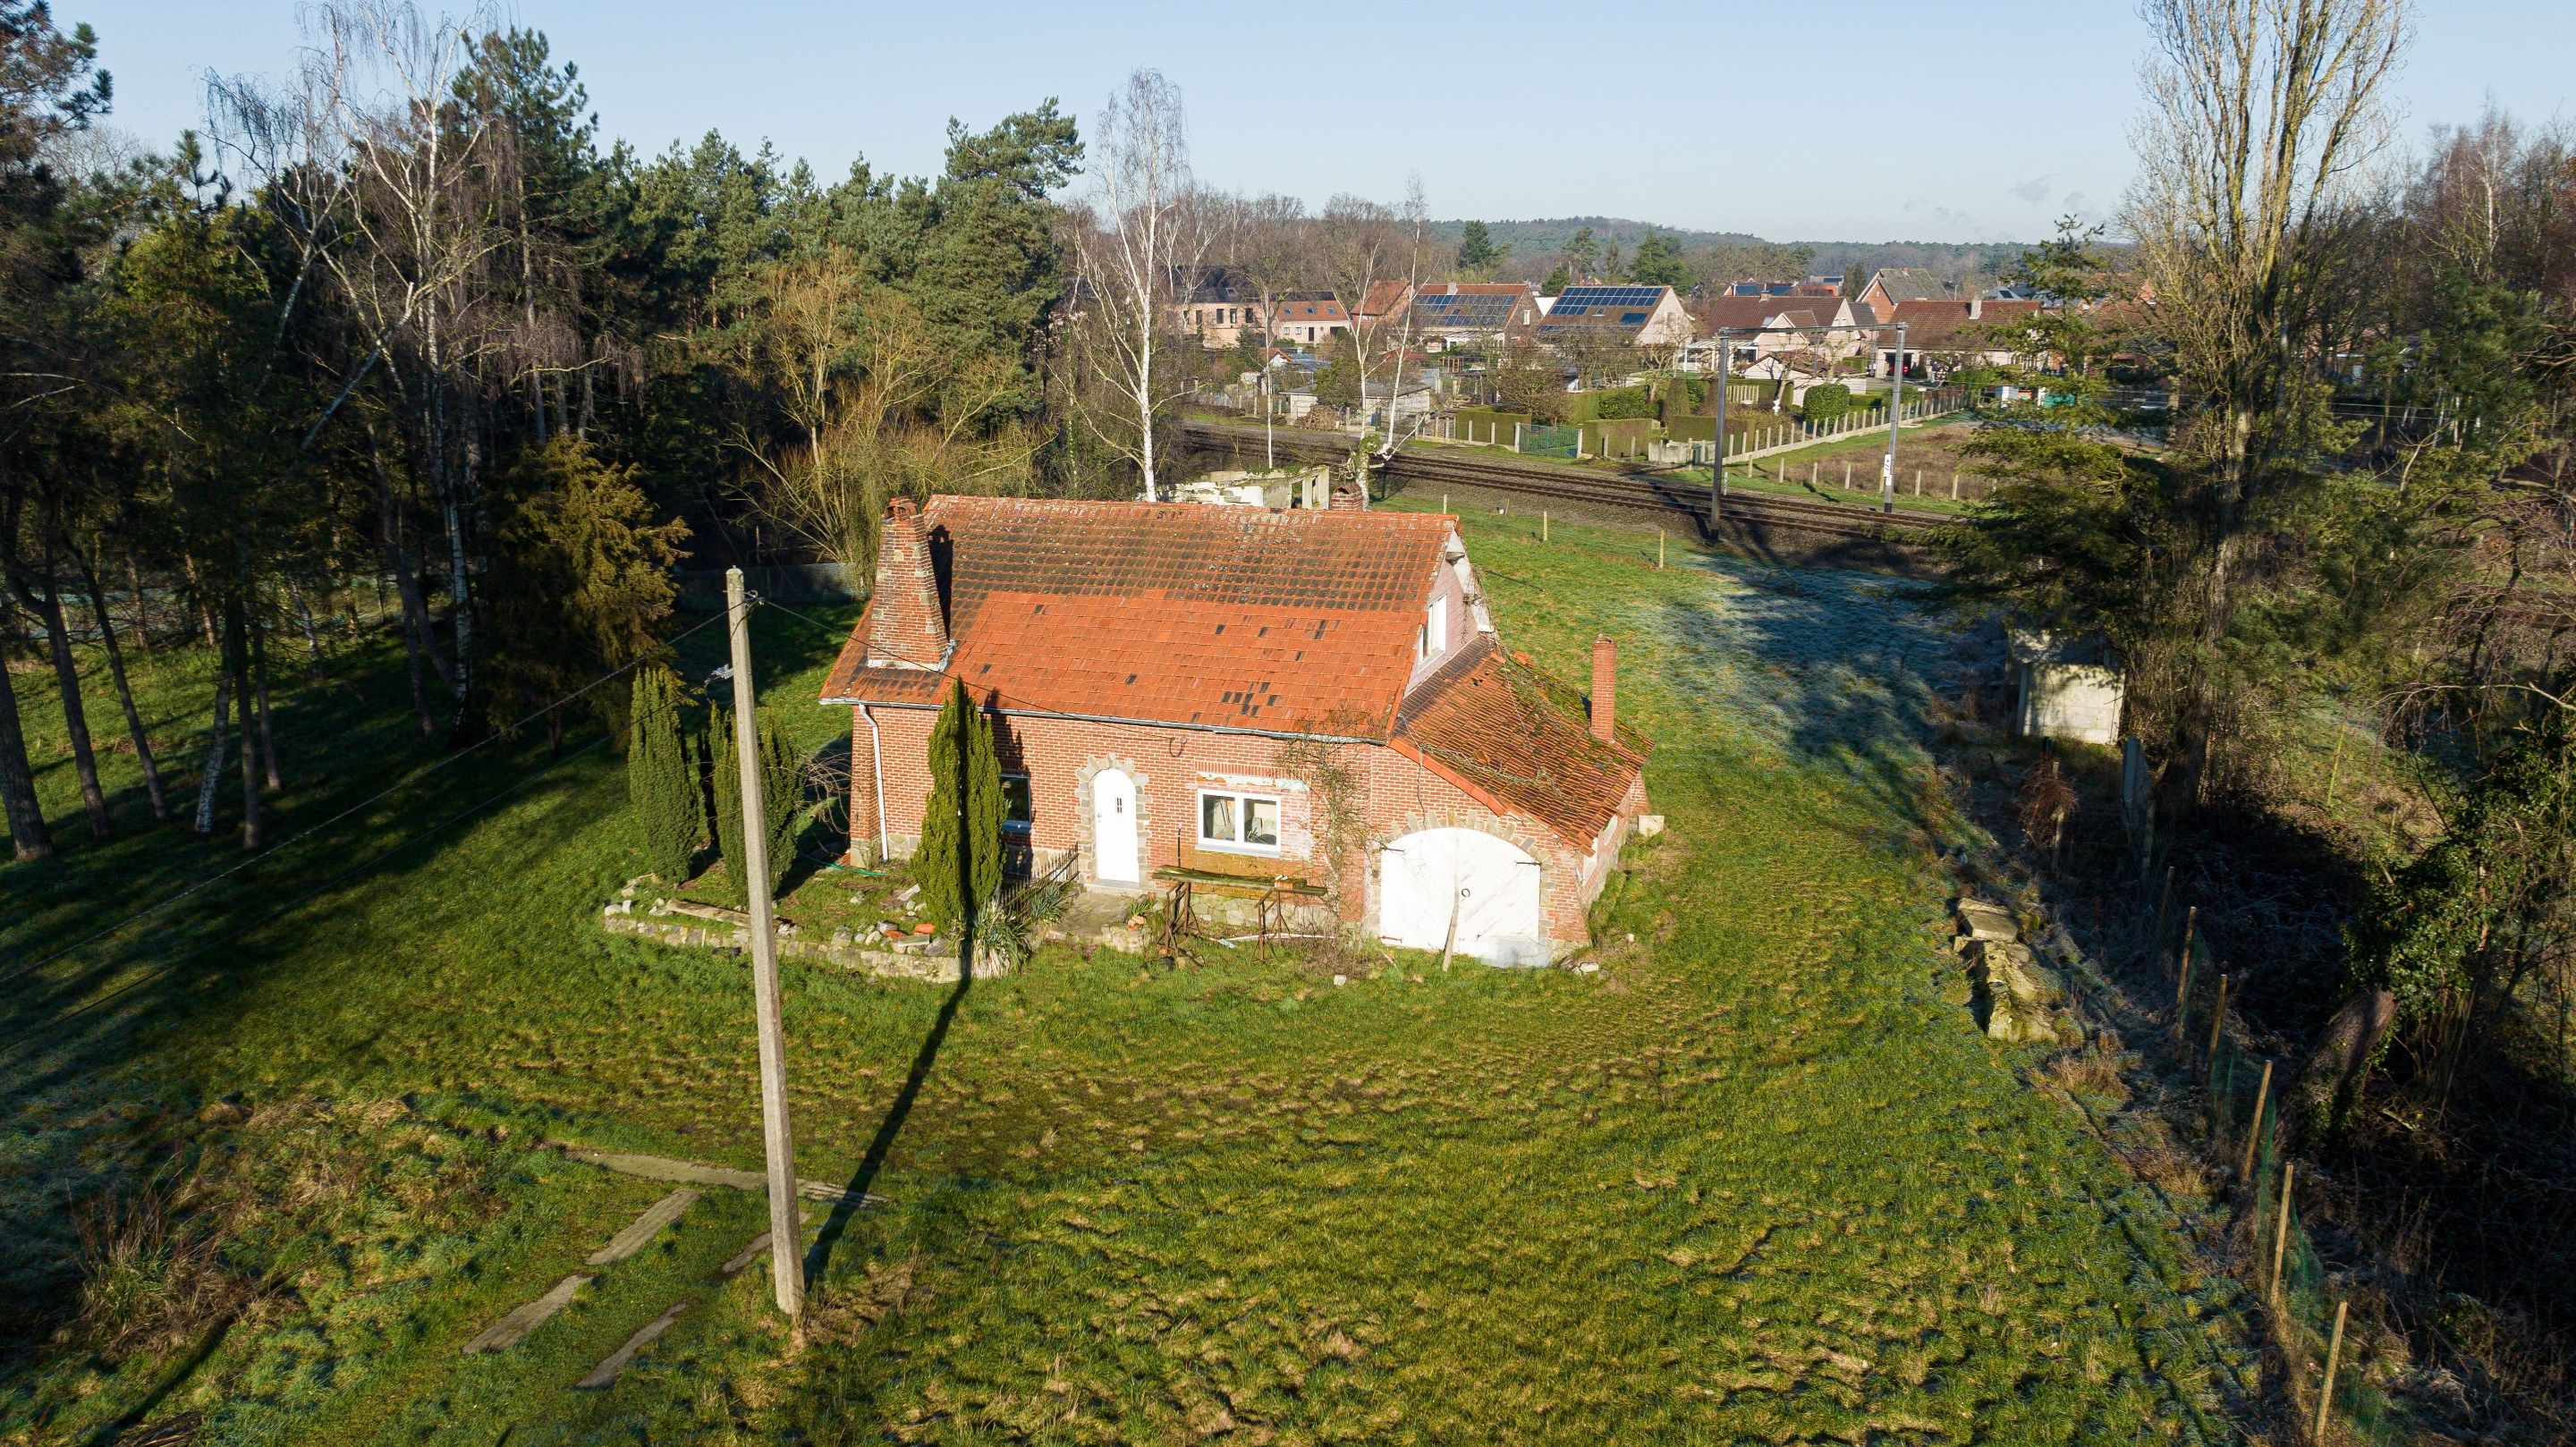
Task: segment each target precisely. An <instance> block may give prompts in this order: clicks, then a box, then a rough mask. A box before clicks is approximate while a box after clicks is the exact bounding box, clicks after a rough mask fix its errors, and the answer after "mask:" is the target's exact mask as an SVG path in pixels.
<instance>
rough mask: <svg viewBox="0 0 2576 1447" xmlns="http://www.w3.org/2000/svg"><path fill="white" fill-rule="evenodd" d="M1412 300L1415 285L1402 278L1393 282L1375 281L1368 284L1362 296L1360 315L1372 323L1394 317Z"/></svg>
mask: <svg viewBox="0 0 2576 1447" xmlns="http://www.w3.org/2000/svg"><path fill="white" fill-rule="evenodd" d="M1412 300H1413V283H1411V282H1409V281H1406V280H1404V279H1403V278H1401V277H1398V278H1396V279H1395V280H1393V281H1373V282H1370V283H1369V284H1368V290H1367V291H1365V292H1362V293H1361V294H1360V315H1361V316H1363V317H1367V318H1369V319H1370V320H1372V321H1374V320H1376V319H1377V318H1379V317H1385V316H1393V315H1394V314H1395V313H1396V312H1397V311H1398V310H1399V309H1401V308H1402V307H1403V306H1404V305H1405V304H1406V303H1407V302H1410V301H1412Z"/></svg>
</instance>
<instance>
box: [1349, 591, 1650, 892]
mask: <svg viewBox="0 0 2576 1447" xmlns="http://www.w3.org/2000/svg"><path fill="white" fill-rule="evenodd" d="M1615 732H1616V734H1617V738H1616V741H1615V742H1604V741H1603V740H1600V739H1597V738H1594V737H1593V736H1592V731H1591V728H1590V726H1589V724H1588V723H1587V722H1586V720H1585V717H1584V707H1583V700H1582V697H1581V696H1580V695H1578V694H1576V693H1575V692H1574V691H1573V690H1572V689H1570V688H1567V687H1566V686H1565V685H1563V684H1561V683H1558V682H1557V681H1556V680H1554V679H1552V678H1550V677H1548V676H1547V675H1546V674H1543V673H1540V672H1539V671H1537V670H1536V669H1533V668H1531V667H1529V666H1527V665H1526V664H1523V663H1521V662H1520V661H1518V660H1517V659H1515V658H1513V657H1511V656H1509V655H1507V654H1506V653H1504V652H1503V650H1502V648H1501V647H1500V646H1499V645H1497V644H1496V643H1495V642H1494V640H1493V638H1492V637H1491V636H1488V635H1479V636H1478V637H1477V638H1476V639H1475V640H1474V641H1473V642H1471V643H1469V644H1468V645H1467V646H1466V647H1465V648H1462V649H1460V650H1459V651H1458V653H1457V655H1456V656H1455V657H1453V658H1451V659H1450V660H1449V661H1448V662H1446V663H1444V664H1442V665H1441V666H1440V668H1439V670H1438V671H1437V672H1435V673H1433V674H1432V675H1431V677H1429V678H1427V679H1424V680H1423V682H1422V686H1421V687H1419V688H1417V689H1415V690H1414V694H1413V697H1412V698H1411V699H1410V700H1408V701H1407V702H1406V704H1405V709H1404V718H1403V720H1402V722H1401V723H1399V724H1398V725H1397V728H1396V734H1395V738H1394V740H1393V742H1394V745H1395V747H1396V748H1397V749H1398V750H1400V751H1402V752H1405V753H1409V754H1412V755H1414V756H1415V757H1417V758H1419V759H1421V760H1422V762H1423V763H1424V764H1426V765H1428V766H1429V767H1430V768H1432V769H1433V770H1434V771H1435V772H1438V773H1440V774H1443V775H1446V776H1448V777H1449V778H1450V779H1451V780H1452V781H1454V782H1455V783H1457V784H1458V785H1459V786H1460V787H1461V788H1464V789H1466V790H1467V791H1468V792H1469V793H1471V794H1475V795H1477V796H1478V797H1479V798H1481V799H1483V800H1484V801H1485V803H1486V804H1487V806H1488V807H1490V808H1492V809H1494V811H1495V812H1497V813H1504V814H1522V815H1526V816H1528V817H1530V818H1533V819H1536V820H1538V821H1539V822H1540V823H1542V824H1545V825H1546V826H1548V827H1549V828H1550V829H1553V830H1555V831H1556V832H1557V833H1558V834H1559V835H1561V836H1563V837H1564V838H1565V840H1566V841H1567V842H1568V843H1570V844H1573V845H1575V846H1576V847H1578V848H1581V847H1588V846H1589V845H1590V844H1591V842H1592V841H1593V840H1594V839H1597V838H1599V837H1600V835H1601V831H1602V830H1603V829H1604V828H1607V827H1608V826H1609V823H1610V821H1611V819H1613V818H1614V817H1616V816H1617V815H1618V812H1619V803H1620V801H1621V800H1623V799H1625V798H1626V797H1627V796H1628V790H1629V788H1630V787H1631V786H1633V785H1634V784H1635V783H1636V782H1637V775H1638V773H1639V771H1640V770H1642V769H1643V768H1644V767H1645V758H1646V750H1647V749H1648V748H1649V747H1650V745H1649V744H1648V742H1647V740H1646V738H1645V736H1644V735H1643V734H1640V733H1638V732H1637V731H1636V730H1635V729H1633V728H1631V727H1629V726H1628V725H1626V724H1624V723H1622V724H1619V725H1617V727H1616V730H1615Z"/></svg>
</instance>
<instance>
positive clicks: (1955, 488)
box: [1950, 468, 1959, 502]
mask: <svg viewBox="0 0 2576 1447" xmlns="http://www.w3.org/2000/svg"><path fill="white" fill-rule="evenodd" d="M1958 500H1959V472H1958V469H1957V468H1952V469H1951V470H1950V501H1952V502H1957V501H1958Z"/></svg>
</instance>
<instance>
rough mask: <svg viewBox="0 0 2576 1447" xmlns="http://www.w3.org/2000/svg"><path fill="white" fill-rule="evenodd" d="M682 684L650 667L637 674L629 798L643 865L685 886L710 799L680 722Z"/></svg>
mask: <svg viewBox="0 0 2576 1447" xmlns="http://www.w3.org/2000/svg"><path fill="white" fill-rule="evenodd" d="M680 701H681V689H680V680H679V679H678V678H677V677H676V676H674V675H673V674H672V672H671V670H669V669H668V668H665V667H663V666H662V665H661V664H658V663H649V664H646V665H645V666H644V667H642V668H639V669H637V670H636V671H635V682H634V685H633V691H632V694H631V703H632V706H631V707H630V708H629V709H628V710H627V725H626V797H627V800H628V802H629V803H631V804H632V805H633V807H634V810H635V822H636V827H637V828H638V830H639V831H640V832H641V833H642V834H643V836H644V864H645V867H646V868H648V869H650V870H652V871H653V873H654V875H655V877H657V878H659V879H660V880H661V881H662V882H663V883H664V884H670V885H678V884H685V883H687V882H688V878H689V865H690V864H691V863H692V862H694V861H695V859H696V857H697V853H698V845H699V844H700V842H702V841H703V840H704V839H705V838H706V822H707V821H706V795H705V794H704V793H703V792H701V791H700V790H699V788H698V760H697V752H696V750H694V749H692V748H690V747H689V736H688V733H687V730H686V728H685V726H684V725H683V724H682V723H681V720H680Z"/></svg>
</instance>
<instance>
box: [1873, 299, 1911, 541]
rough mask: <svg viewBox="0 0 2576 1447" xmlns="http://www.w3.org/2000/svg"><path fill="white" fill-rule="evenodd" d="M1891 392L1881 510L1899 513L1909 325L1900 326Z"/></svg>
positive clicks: (1881, 469) (1882, 463)
mask: <svg viewBox="0 0 2576 1447" xmlns="http://www.w3.org/2000/svg"><path fill="white" fill-rule="evenodd" d="M1890 371H1891V375H1890V376H1889V378H1888V392H1887V456H1886V457H1885V458H1883V459H1881V460H1880V462H1879V464H1878V510H1879V511H1880V512H1888V513H1892V512H1894V511H1896V429H1898V428H1899V427H1902V426H1904V425H1905V323H1903V322H1898V323H1897V324H1896V365H1895V367H1893V368H1891V369H1890Z"/></svg>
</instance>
